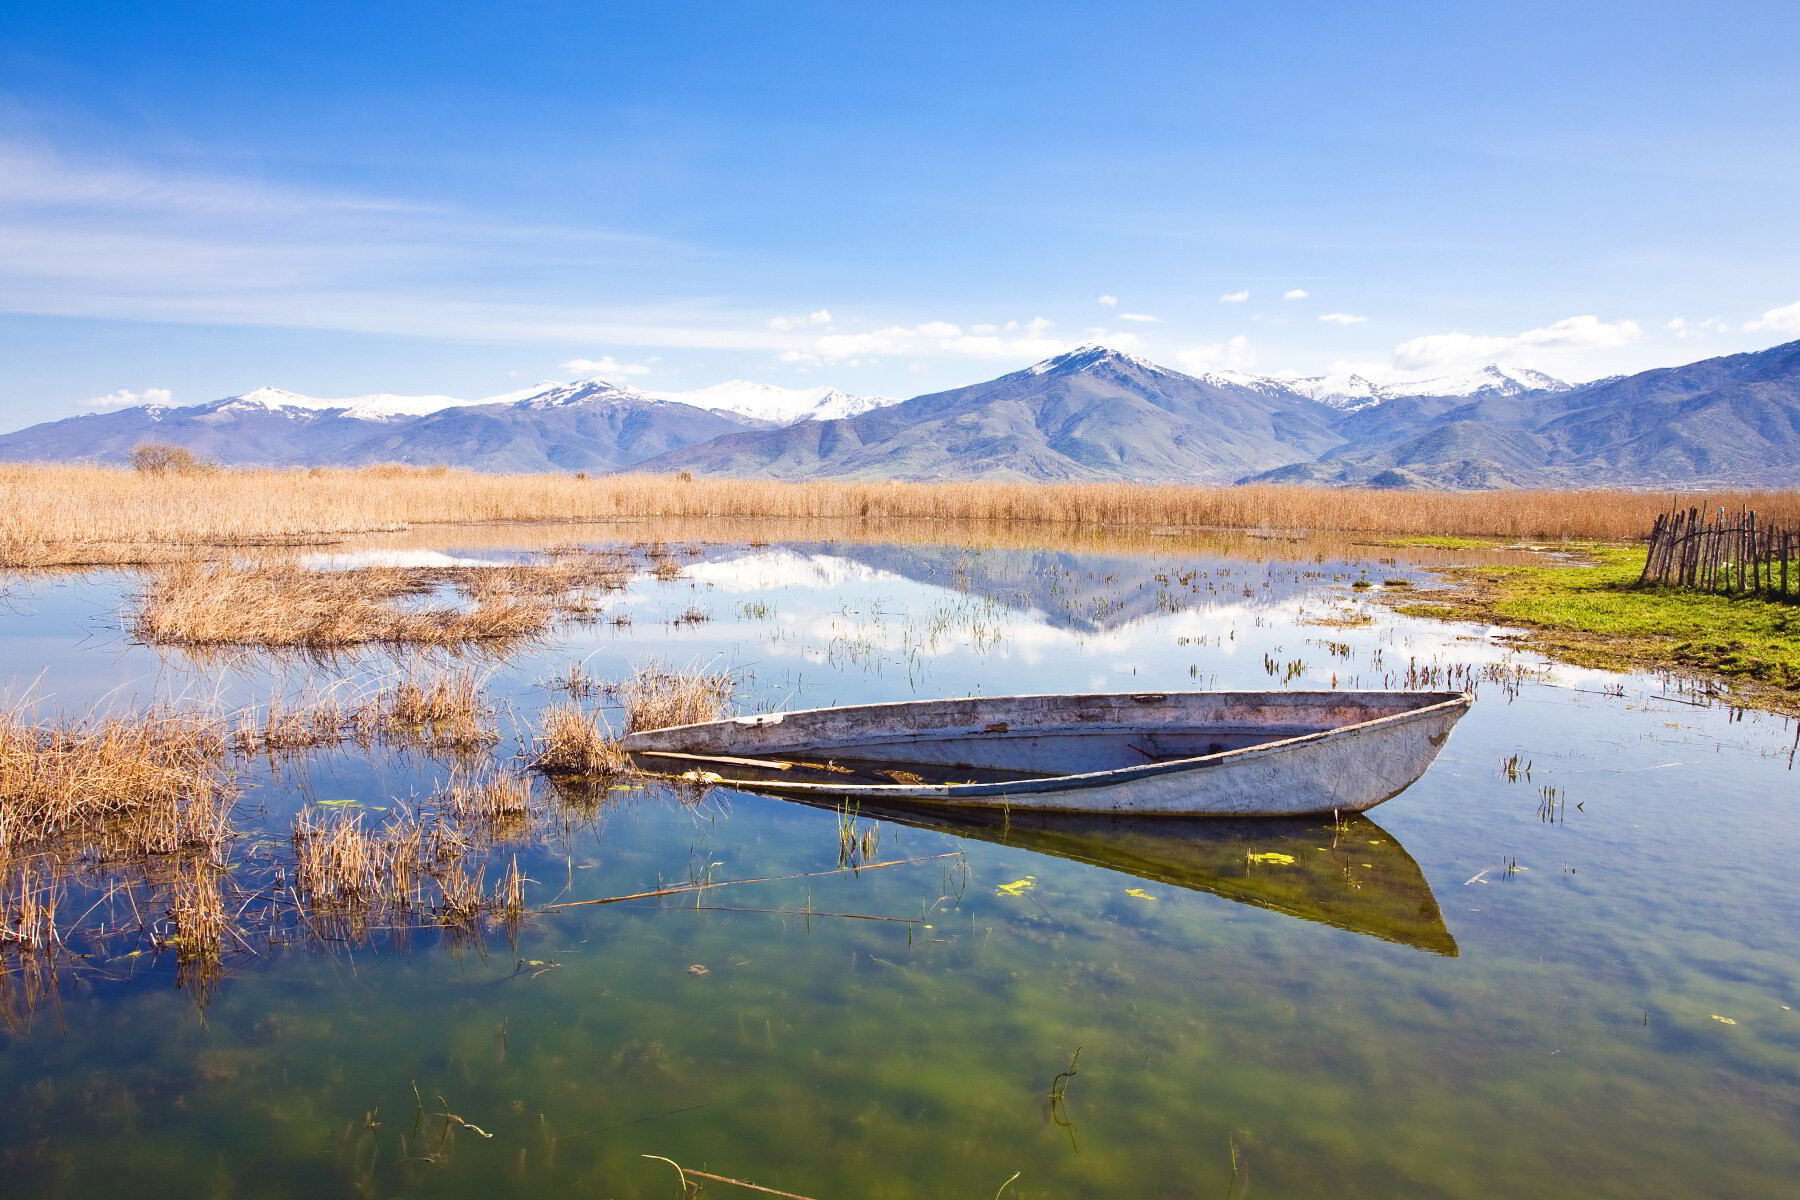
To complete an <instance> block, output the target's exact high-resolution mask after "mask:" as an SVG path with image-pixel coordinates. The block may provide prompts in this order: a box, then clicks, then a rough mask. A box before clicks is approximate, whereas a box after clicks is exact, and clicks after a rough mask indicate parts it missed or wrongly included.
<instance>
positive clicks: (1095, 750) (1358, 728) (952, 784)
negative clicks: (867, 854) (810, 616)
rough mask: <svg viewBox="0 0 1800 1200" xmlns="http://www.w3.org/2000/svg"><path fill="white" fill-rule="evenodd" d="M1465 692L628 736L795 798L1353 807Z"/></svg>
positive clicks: (702, 777) (1021, 707)
mask: <svg viewBox="0 0 1800 1200" xmlns="http://www.w3.org/2000/svg"><path fill="white" fill-rule="evenodd" d="M1469 704H1470V697H1469V696H1468V695H1467V694H1465V693H1462V692H1404V691H1270V692H1103V693H1096V694H1091V695H1047V696H991V697H989V696H981V697H973V698H970V699H964V700H921V701H908V702H903V703H897V704H859V705H851V706H846V707H842V708H815V709H806V710H802V711H799V712H778V713H763V714H760V715H756V716H743V717H733V718H731V719H728V720H724V721H709V722H706V723H703V724H699V725H679V726H673V727H670V728H667V729H648V730H641V731H639V732H636V733H632V734H629V735H628V736H626V737H625V738H624V739H623V746H624V748H625V749H626V750H627V751H629V752H631V754H632V755H633V757H634V758H635V759H636V760H637V761H638V762H639V764H640V766H642V767H644V768H645V769H646V770H649V771H651V772H652V773H663V774H680V775H684V776H686V777H688V778H692V779H696V780H699V781H702V782H706V783H714V784H720V785H724V786H727V787H732V786H741V787H744V788H747V789H752V790H755V791H760V792H773V793H776V794H786V795H793V796H796V797H840V798H850V799H856V800H868V801H873V802H883V801H906V802H928V803H931V804H939V805H953V806H957V807H971V808H1002V809H1033V810H1039V811H1044V812H1077V813H1082V812H1085V813H1126V814H1135V815H1141V816H1234V817H1249V816H1300V815H1306V814H1314V813H1340V814H1341V813H1355V812H1362V811H1364V810H1365V809H1369V808H1373V807H1374V806H1375V805H1377V804H1380V803H1381V802H1382V801H1383V800H1387V799H1389V798H1391V797H1393V796H1396V795H1398V794H1399V793H1400V792H1402V791H1404V790H1405V789H1406V788H1407V787H1408V786H1409V785H1411V784H1412V782H1413V781H1414V780H1416V779H1418V777H1419V776H1420V775H1421V774H1423V773H1424V771H1425V768H1426V767H1428V766H1430V765H1431V761H1432V759H1433V758H1435V757H1436V756H1437V752H1438V750H1439V748H1441V747H1442V746H1443V744H1444V742H1445V740H1446V739H1447V738H1448V737H1449V736H1450V729H1451V727H1452V726H1454V725H1455V724H1456V722H1457V720H1458V718H1460V717H1461V716H1462V715H1463V713H1464V712H1466V711H1468V708H1469Z"/></svg>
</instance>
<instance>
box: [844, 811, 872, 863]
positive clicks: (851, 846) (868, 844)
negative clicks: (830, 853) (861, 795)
mask: <svg viewBox="0 0 1800 1200" xmlns="http://www.w3.org/2000/svg"><path fill="white" fill-rule="evenodd" d="M860 812H861V810H860V809H858V808H856V807H854V806H852V805H849V804H846V805H844V806H843V807H842V808H840V809H838V819H837V829H838V866H840V867H851V866H859V865H861V864H862V863H867V862H874V861H875V851H876V848H877V847H878V846H879V845H880V843H881V826H880V824H879V823H877V822H875V821H869V822H867V823H866V824H862V825H859V824H858V823H857V820H856V818H857V815H858V813H860Z"/></svg>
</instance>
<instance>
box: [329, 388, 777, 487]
mask: <svg viewBox="0 0 1800 1200" xmlns="http://www.w3.org/2000/svg"><path fill="white" fill-rule="evenodd" d="M746 427H760V423H759V422H753V421H752V420H751V419H750V418H747V417H742V416H738V415H737V414H735V413H724V412H719V411H714V410H709V409H703V408H696V407H694V406H693V405H691V404H679V403H676V402H675V401H672V400H659V399H656V398H654V397H651V396H646V395H644V394H643V393H641V392H637V391H634V390H632V389H630V388H624V387H619V386H616V385H614V384H609V383H602V382H599V381H584V382H579V383H572V384H559V385H556V386H554V387H552V388H550V389H549V390H547V391H540V392H537V393H535V394H533V395H529V396H526V397H524V398H523V399H519V400H514V401H512V402H510V403H503V404H479V405H469V406H464V407H459V408H447V409H443V410H442V411H439V412H434V413H430V414H428V415H426V416H423V417H419V418H418V419H416V420H413V421H409V422H407V423H405V424H403V425H399V426H396V427H394V428H391V429H385V430H382V431H381V432H380V433H378V434H376V435H374V436H372V437H368V438H365V439H364V440H362V441H360V442H357V443H356V444H354V445H351V446H347V447H345V448H344V449H343V450H342V451H341V452H340V453H339V455H338V457H337V461H339V462H343V463H346V464H351V465H355V464H364V463H378V462H403V463H419V464H430V463H452V464H454V465H456V466H459V467H468V468H471V469H473V470H477V471H495V472H502V471H518V472H534V471H612V470H617V469H619V468H622V467H627V466H630V465H631V464H633V463H636V462H638V461H640V460H642V459H645V458H650V457H652V456H654V455H658V454H663V453H665V452H667V451H670V450H674V449H677V448H679V447H682V446H687V445H691V444H692V443H695V442H703V441H706V440H708V439H710V438H715V437H718V436H719V435H721V434H724V433H730V432H734V431H737V430H742V429H745V428H746Z"/></svg>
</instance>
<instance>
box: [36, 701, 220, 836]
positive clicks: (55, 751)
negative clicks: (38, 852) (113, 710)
mask: <svg viewBox="0 0 1800 1200" xmlns="http://www.w3.org/2000/svg"><path fill="white" fill-rule="evenodd" d="M225 750H226V739H225V736H224V733H223V730H222V728H221V723H220V722H219V720H218V719H217V718H215V717H212V716H207V715H197V714H193V713H183V712H177V711H173V710H153V711H151V712H149V713H145V714H143V715H139V716H127V717H95V718H89V719H87V720H82V721H73V722H66V723H57V722H36V721H33V720H32V719H31V714H30V713H29V712H28V711H26V710H24V709H22V708H14V709H12V710H11V711H9V712H5V713H0V855H3V854H5V853H6V852H8V851H13V850H19V849H23V848H44V849H50V850H55V851H59V852H69V853H74V854H78V855H84V856H87V857H91V858H95V859H98V860H109V859H114V858H119V857H130V856H140V855H154V854H171V853H175V852H177V851H182V850H193V849H198V850H204V851H208V852H216V851H217V850H218V849H219V848H220V847H221V846H222V844H223V843H224V841H225V839H226V837H227V836H228V834H229V817H230V812H231V807H232V803H233V798H234V794H233V792H232V790H231V788H230V786H229V783H228V780H227V779H226V777H225V775H224V772H223V769H222V761H223V758H224V755H225Z"/></svg>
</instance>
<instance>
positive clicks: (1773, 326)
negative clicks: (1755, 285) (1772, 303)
mask: <svg viewBox="0 0 1800 1200" xmlns="http://www.w3.org/2000/svg"><path fill="white" fill-rule="evenodd" d="M1744 332H1746V333H1800V300H1796V301H1794V303H1792V304H1785V305H1783V306H1782V307H1780V308H1771V309H1770V310H1769V311H1768V312H1766V313H1764V314H1763V315H1762V316H1761V317H1760V318H1759V319H1757V320H1755V321H1748V322H1746V323H1745V325H1744Z"/></svg>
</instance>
